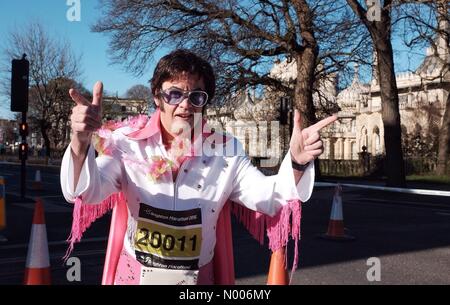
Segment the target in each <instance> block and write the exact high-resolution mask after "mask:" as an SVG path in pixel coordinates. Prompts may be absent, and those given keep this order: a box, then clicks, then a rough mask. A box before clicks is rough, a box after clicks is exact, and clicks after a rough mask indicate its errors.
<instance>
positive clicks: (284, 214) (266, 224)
mask: <svg viewBox="0 0 450 305" xmlns="http://www.w3.org/2000/svg"><path fill="white" fill-rule="evenodd" d="M232 212H233V214H234V215H236V217H237V218H238V219H239V221H240V222H241V223H242V224H243V225H244V227H245V228H246V229H247V230H248V231H249V233H250V234H251V235H252V236H253V237H254V238H255V239H256V240H257V241H259V243H260V244H261V245H262V244H264V230H266V231H267V237H268V238H269V248H270V250H272V252H275V251H277V250H278V249H280V248H282V247H286V246H287V243H288V241H289V237H292V239H293V240H294V242H295V249H294V262H293V264H292V270H291V276H290V281H292V277H293V275H294V271H295V270H296V269H297V266H298V241H299V240H300V223H301V217H302V216H301V215H302V213H301V202H300V201H299V200H295V199H294V200H288V201H287V204H286V205H285V206H283V208H282V209H281V210H280V211H279V212H278V213H277V214H276V215H275V216H274V217H270V216H267V215H264V214H262V213H259V212H255V211H252V210H250V209H247V208H245V207H243V206H242V205H239V204H236V203H233V204H232ZM291 216H292V217H291ZM286 253H287V251H286ZM285 263H286V258H285Z"/></svg>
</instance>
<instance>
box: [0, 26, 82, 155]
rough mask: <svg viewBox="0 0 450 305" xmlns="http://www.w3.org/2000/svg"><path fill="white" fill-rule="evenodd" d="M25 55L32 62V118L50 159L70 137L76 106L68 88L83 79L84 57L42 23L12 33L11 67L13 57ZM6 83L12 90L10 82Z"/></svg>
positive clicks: (8, 56) (6, 51) (8, 50)
mask: <svg viewBox="0 0 450 305" xmlns="http://www.w3.org/2000/svg"><path fill="white" fill-rule="evenodd" d="M23 53H26V54H27V56H28V59H29V61H30V88H31V90H30V105H29V106H30V109H29V116H30V119H31V121H32V122H34V123H35V124H37V127H38V129H39V130H40V132H41V134H42V137H43V139H44V142H45V147H46V154H47V157H50V153H51V150H52V149H54V148H60V146H61V145H59V143H60V141H61V140H63V139H67V138H68V136H67V133H66V130H67V129H66V128H65V126H64V125H65V124H67V122H68V120H69V116H70V109H71V106H72V105H71V104H70V103H69V101H68V96H67V95H68V94H67V92H68V91H67V90H68V87H67V86H68V85H72V84H73V83H74V81H73V80H76V79H77V78H78V77H79V76H80V66H79V63H80V61H81V58H80V56H78V57H77V56H76V55H75V54H74V53H73V52H72V51H71V47H70V45H69V43H68V42H63V41H59V40H58V39H55V38H53V37H51V36H50V35H49V34H48V33H47V32H46V30H45V29H44V27H43V26H42V25H41V24H39V23H31V24H29V25H28V26H27V27H25V28H23V29H22V30H15V31H12V32H10V33H9V36H8V40H7V45H6V47H5V49H4V55H5V59H6V60H5V62H6V63H8V64H9V63H10V61H11V59H12V58H19V57H21V55H22V54H23ZM5 83H7V85H6V87H8V85H9V80H5ZM63 126H64V128H62V127H63ZM51 137H53V139H51ZM62 143H64V141H63V142H62Z"/></svg>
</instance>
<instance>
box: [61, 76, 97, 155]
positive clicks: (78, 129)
mask: <svg viewBox="0 0 450 305" xmlns="http://www.w3.org/2000/svg"><path fill="white" fill-rule="evenodd" d="M69 94H70V97H71V98H72V100H73V101H74V102H75V103H76V106H75V107H73V109H72V115H71V116H70V121H71V128H72V140H71V147H72V151H73V153H74V154H75V155H76V156H78V157H84V155H85V154H86V151H87V148H88V147H89V144H90V143H91V137H92V133H93V132H94V131H96V130H97V129H99V128H100V127H101V126H102V98H103V84H102V83H101V82H97V83H96V84H95V85H94V91H93V98H92V103H90V102H89V101H88V100H87V99H86V98H84V97H83V96H82V95H81V94H80V93H79V92H78V91H77V90H75V89H70V90H69Z"/></svg>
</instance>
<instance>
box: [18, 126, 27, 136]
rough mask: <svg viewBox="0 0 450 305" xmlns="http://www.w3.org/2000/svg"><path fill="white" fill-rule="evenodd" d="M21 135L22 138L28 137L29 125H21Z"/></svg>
mask: <svg viewBox="0 0 450 305" xmlns="http://www.w3.org/2000/svg"><path fill="white" fill-rule="evenodd" d="M19 133H20V135H21V136H22V137H26V136H28V124H27V123H20V126H19Z"/></svg>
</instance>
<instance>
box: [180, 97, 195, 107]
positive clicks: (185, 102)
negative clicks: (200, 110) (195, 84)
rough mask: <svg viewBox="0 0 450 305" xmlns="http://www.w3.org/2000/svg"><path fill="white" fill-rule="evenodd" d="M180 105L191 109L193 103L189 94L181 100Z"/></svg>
mask: <svg viewBox="0 0 450 305" xmlns="http://www.w3.org/2000/svg"><path fill="white" fill-rule="evenodd" d="M178 106H181V107H183V108H185V109H190V108H191V107H192V105H191V103H190V102H189V97H188V96H185V97H183V100H182V101H181V102H180V104H179V105H178Z"/></svg>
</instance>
